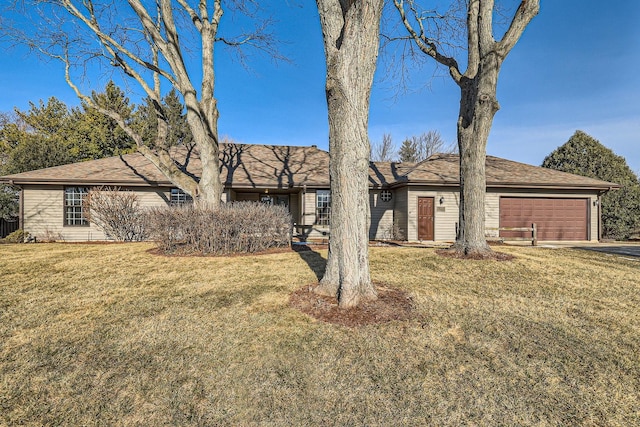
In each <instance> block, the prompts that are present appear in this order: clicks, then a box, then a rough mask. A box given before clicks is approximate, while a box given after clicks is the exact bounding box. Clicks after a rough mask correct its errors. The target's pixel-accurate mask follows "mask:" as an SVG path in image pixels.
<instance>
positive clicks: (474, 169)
mask: <svg viewBox="0 0 640 427" xmlns="http://www.w3.org/2000/svg"><path fill="white" fill-rule="evenodd" d="M500 65H501V61H500V59H499V58H498V57H497V55H495V54H490V55H487V56H486V57H484V58H482V60H481V62H480V70H479V72H478V73H477V75H476V77H475V78H474V79H469V80H463V81H462V82H461V84H460V91H461V98H460V99H461V101H460V114H459V116H458V148H459V152H460V212H459V221H458V231H457V235H456V242H455V243H454V245H453V249H454V250H455V251H457V252H460V254H461V255H465V256H469V255H472V256H473V255H486V254H489V253H491V252H492V251H491V248H490V247H489V245H488V244H487V239H486V236H485V193H486V187H487V179H486V171H485V162H486V157H487V152H486V150H487V141H488V139H489V132H490V131H491V125H492V123H493V117H494V116H495V114H496V112H497V111H498V110H499V109H500V105H499V104H498V101H497V100H496V88H497V84H498V73H499V71H500Z"/></svg>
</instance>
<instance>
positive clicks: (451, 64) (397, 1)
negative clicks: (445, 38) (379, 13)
mask: <svg viewBox="0 0 640 427" xmlns="http://www.w3.org/2000/svg"><path fill="white" fill-rule="evenodd" d="M393 3H394V5H395V7H396V9H397V10H398V12H399V13H400V18H401V19H402V23H403V24H404V27H405V28H406V29H407V31H408V32H409V34H410V36H411V39H413V41H414V42H415V43H416V45H417V46H418V48H419V49H420V50H421V51H422V52H424V53H425V54H427V55H429V56H430V57H432V58H433V59H435V60H436V62H438V63H439V64H442V65H444V66H445V67H447V69H448V70H449V74H450V75H451V78H453V80H454V81H455V82H456V83H458V84H459V83H460V81H461V79H462V74H461V73H460V69H459V67H458V62H457V61H456V60H455V59H454V58H452V57H449V56H445V55H442V54H441V53H440V51H439V50H438V48H437V46H436V44H435V42H434V41H433V40H431V39H429V38H428V37H427V36H426V34H425V31H424V26H423V24H422V18H421V17H420V16H419V14H418V12H417V10H416V9H415V7H414V6H413V5H414V3H413V1H411V0H409V4H410V8H411V10H412V12H413V13H414V18H415V19H416V21H417V22H418V25H419V26H420V34H418V33H417V32H416V30H415V29H414V28H413V26H412V25H411V23H410V22H409V19H408V18H407V14H406V12H405V9H404V0H393Z"/></svg>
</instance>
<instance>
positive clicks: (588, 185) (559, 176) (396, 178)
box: [370, 154, 620, 189]
mask: <svg viewBox="0 0 640 427" xmlns="http://www.w3.org/2000/svg"><path fill="white" fill-rule="evenodd" d="M459 161H460V160H459V157H458V156H457V155H454V154H435V155H433V156H431V157H429V158H428V159H426V160H424V161H422V162H420V163H388V162H374V163H372V164H371V172H370V176H371V178H370V182H371V184H372V185H373V186H380V187H385V186H390V187H397V186H402V185H412V184H428V185H443V186H457V185H459V184H460V169H459ZM486 177H487V187H490V188H491V187H494V188H496V187H500V188H509V187H514V188H524V187H526V188H553V189H559V188H562V189H610V188H619V187H620V186H619V185H618V184H614V183H612V182H606V181H601V180H598V179H592V178H587V177H584V176H579V175H574V174H570V173H565V172H560V171H556V170H553V169H547V168H541V167H538V166H532V165H527V164H525V163H519V162H514V161H511V160H506V159H502V158H499V157H493V156H487V160H486Z"/></svg>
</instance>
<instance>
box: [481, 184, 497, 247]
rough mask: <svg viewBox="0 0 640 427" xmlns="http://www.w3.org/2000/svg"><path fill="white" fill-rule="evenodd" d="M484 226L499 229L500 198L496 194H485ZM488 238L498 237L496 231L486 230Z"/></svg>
mask: <svg viewBox="0 0 640 427" xmlns="http://www.w3.org/2000/svg"><path fill="white" fill-rule="evenodd" d="M484 204H485V212H484V226H485V227H486V228H498V227H500V196H499V195H498V194H497V193H492V192H487V193H486V194H485V198H484ZM486 235H487V236H489V237H498V235H499V232H498V231H497V230H487V232H486Z"/></svg>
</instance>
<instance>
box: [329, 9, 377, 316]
mask: <svg viewBox="0 0 640 427" xmlns="http://www.w3.org/2000/svg"><path fill="white" fill-rule="evenodd" d="M317 4H318V12H319V14H320V22H321V24H322V32H323V36H324V45H325V56H326V60H327V82H326V94H327V106H328V110H329V154H330V156H331V160H330V165H329V170H330V177H331V214H330V223H331V238H330V243H329V245H330V248H329V259H328V261H327V269H326V272H325V275H324V277H323V278H322V280H321V281H320V285H319V286H318V288H317V291H318V292H319V293H324V294H330V295H335V296H337V297H338V301H339V304H340V307H342V308H347V307H355V306H357V305H358V304H359V303H360V302H362V301H365V300H370V299H374V298H376V291H375V288H374V286H373V284H372V282H371V277H370V274H369V225H370V222H371V218H370V216H371V214H370V208H369V156H370V143H369V137H368V124H369V99H370V94H371V85H372V84H373V74H374V72H375V66H376V59H377V57H378V46H379V32H380V17H381V15H382V5H383V1H382V0H363V1H339V0H317Z"/></svg>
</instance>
